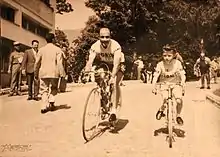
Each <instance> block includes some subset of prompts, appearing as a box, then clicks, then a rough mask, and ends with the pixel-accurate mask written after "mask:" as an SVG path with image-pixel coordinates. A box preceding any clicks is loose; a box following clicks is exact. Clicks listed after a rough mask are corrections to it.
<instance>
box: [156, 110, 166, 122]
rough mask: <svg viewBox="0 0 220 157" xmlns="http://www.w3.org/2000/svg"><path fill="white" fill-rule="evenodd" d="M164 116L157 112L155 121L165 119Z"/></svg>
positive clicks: (161, 112)
mask: <svg viewBox="0 0 220 157" xmlns="http://www.w3.org/2000/svg"><path fill="white" fill-rule="evenodd" d="M165 116H166V115H165V114H164V113H163V111H160V110H159V111H157V114H156V119H157V120H160V119H161V118H162V117H165Z"/></svg>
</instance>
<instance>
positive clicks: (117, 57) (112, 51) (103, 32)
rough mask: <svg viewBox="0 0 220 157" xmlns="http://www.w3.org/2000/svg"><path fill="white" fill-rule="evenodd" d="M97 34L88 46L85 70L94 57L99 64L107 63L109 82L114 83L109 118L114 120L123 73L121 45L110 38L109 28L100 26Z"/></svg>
mask: <svg viewBox="0 0 220 157" xmlns="http://www.w3.org/2000/svg"><path fill="white" fill-rule="evenodd" d="M99 35H100V37H99V40H98V41H96V42H95V43H94V44H93V45H92V46H91V48H90V51H89V60H88V61H87V63H86V67H85V72H89V71H91V69H92V65H93V62H94V61H95V59H96V60H97V61H98V63H99V65H100V64H101V63H105V64H107V65H108V67H109V69H110V70H112V76H111V79H110V81H109V83H114V85H115V95H116V98H115V103H113V107H112V111H111V115H110V118H109V120H110V121H115V120H117V116H116V111H117V108H118V107H120V106H121V89H120V82H121V79H122V78H123V75H124V74H123V72H124V69H123V68H121V62H122V61H123V60H124V58H123V55H122V50H121V46H120V45H119V43H118V42H117V41H115V40H113V39H111V38H110V30H109V29H108V28H101V29H100V32H99Z"/></svg>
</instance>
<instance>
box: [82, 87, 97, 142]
mask: <svg viewBox="0 0 220 157" xmlns="http://www.w3.org/2000/svg"><path fill="white" fill-rule="evenodd" d="M97 90H98V87H95V88H93V89H92V90H91V91H90V92H89V94H88V96H87V99H86V102H85V106H84V111H83V122H82V133H83V138H84V139H85V140H86V142H88V141H90V140H92V139H93V138H94V137H95V134H96V131H97V129H98V126H99V123H100V108H101V104H99V107H98V110H97V112H98V117H97V120H96V124H95V126H93V127H95V128H94V131H93V134H92V135H91V136H88V135H87V134H86V126H85V125H86V124H85V123H86V113H87V109H88V104H89V103H88V102H89V100H90V97H91V95H92V94H93V93H94V92H98V91H97ZM99 99H100V98H99ZM99 102H100V101H99ZM100 103H101V102H100Z"/></svg>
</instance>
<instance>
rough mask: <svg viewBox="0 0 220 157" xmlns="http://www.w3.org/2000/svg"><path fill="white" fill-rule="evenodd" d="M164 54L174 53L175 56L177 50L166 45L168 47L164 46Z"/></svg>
mask: <svg viewBox="0 0 220 157" xmlns="http://www.w3.org/2000/svg"><path fill="white" fill-rule="evenodd" d="M164 52H172V53H173V54H174V53H176V50H175V48H174V47H172V46H170V45H168V44H166V45H164V46H163V53H164Z"/></svg>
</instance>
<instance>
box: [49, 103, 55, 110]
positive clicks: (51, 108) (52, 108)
mask: <svg viewBox="0 0 220 157" xmlns="http://www.w3.org/2000/svg"><path fill="white" fill-rule="evenodd" d="M49 108H50V111H55V110H56V106H55V105H54V102H50V104H49Z"/></svg>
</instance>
